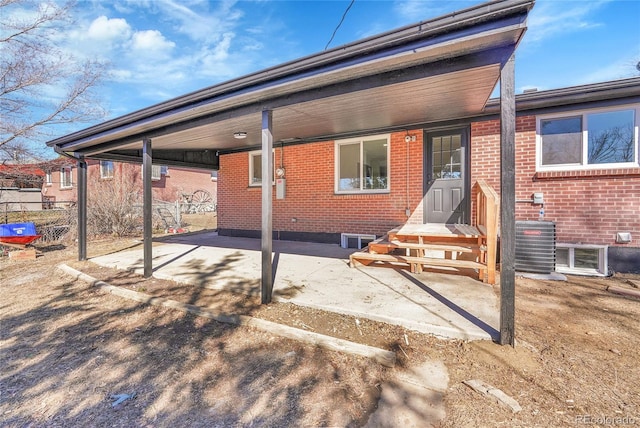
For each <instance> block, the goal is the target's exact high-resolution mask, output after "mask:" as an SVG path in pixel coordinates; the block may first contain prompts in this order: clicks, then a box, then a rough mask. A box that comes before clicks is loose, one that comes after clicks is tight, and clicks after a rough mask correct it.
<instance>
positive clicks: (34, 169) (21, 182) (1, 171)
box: [0, 163, 45, 189]
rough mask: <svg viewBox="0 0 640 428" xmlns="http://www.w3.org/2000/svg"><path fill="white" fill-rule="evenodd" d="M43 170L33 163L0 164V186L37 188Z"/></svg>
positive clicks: (42, 175)
mask: <svg viewBox="0 0 640 428" xmlns="http://www.w3.org/2000/svg"><path fill="white" fill-rule="evenodd" d="M44 175H45V173H44V171H43V170H42V169H41V168H39V166H38V165H33V164H8V163H3V164H0V187H2V188H8V187H11V188H21V189H29V188H35V189H39V188H40V187H41V186H42V177H44Z"/></svg>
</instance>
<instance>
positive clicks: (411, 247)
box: [350, 181, 498, 284]
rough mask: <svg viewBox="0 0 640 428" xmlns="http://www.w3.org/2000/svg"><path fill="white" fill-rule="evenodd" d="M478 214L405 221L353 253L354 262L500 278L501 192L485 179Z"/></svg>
mask: <svg viewBox="0 0 640 428" xmlns="http://www.w3.org/2000/svg"><path fill="white" fill-rule="evenodd" d="M474 195H475V198H474V203H475V204H476V207H477V208H476V213H477V214H476V217H477V220H476V221H475V224H474V225H467V224H405V225H403V226H401V227H398V228H395V229H392V230H390V231H389V232H388V233H387V234H386V235H385V236H383V237H382V238H379V239H376V240H375V241H373V242H370V243H369V245H368V247H367V251H359V252H355V253H353V254H351V256H350V262H351V266H357V265H358V264H360V265H365V266H381V267H391V268H395V269H409V270H411V272H414V273H421V272H423V271H424V270H439V271H442V270H444V271H446V272H449V273H459V274H464V275H469V274H471V275H474V276H476V277H477V278H478V279H479V280H481V281H483V282H487V283H489V284H495V282H496V249H497V230H498V228H497V223H498V219H497V213H498V210H497V204H498V200H497V194H496V193H495V191H494V190H493V189H492V188H491V187H489V186H488V185H487V184H486V183H484V182H483V181H479V182H478V183H476V185H474Z"/></svg>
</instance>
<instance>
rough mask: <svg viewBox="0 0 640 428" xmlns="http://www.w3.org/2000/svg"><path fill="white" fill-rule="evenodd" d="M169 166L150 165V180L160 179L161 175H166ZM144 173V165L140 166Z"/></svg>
mask: <svg viewBox="0 0 640 428" xmlns="http://www.w3.org/2000/svg"><path fill="white" fill-rule="evenodd" d="M168 172H169V168H168V167H167V166H165V165H151V181H159V180H162V176H163V175H168ZM142 174H143V175H144V167H143V168H142Z"/></svg>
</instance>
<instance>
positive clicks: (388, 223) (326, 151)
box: [218, 131, 422, 235]
mask: <svg viewBox="0 0 640 428" xmlns="http://www.w3.org/2000/svg"><path fill="white" fill-rule="evenodd" d="M412 134H413V135H416V137H417V139H416V141H415V142H411V143H409V144H407V143H405V141H404V137H405V133H396V134H392V136H391V139H390V144H391V146H390V152H391V159H390V170H389V173H390V177H389V180H390V181H389V182H390V186H391V191H390V192H389V193H384V194H360V195H337V194H335V191H334V186H335V178H334V177H335V171H334V165H335V143H334V142H333V141H330V142H318V143H311V144H304V145H296V146H287V147H284V149H283V150H284V152H283V155H284V166H285V169H286V180H287V185H286V197H285V199H276V198H275V186H274V188H273V198H274V199H273V230H274V231H291V232H315V233H363V234H365V233H366V234H377V235H381V234H384V233H386V232H387V231H388V230H389V229H391V228H393V227H395V226H398V225H400V224H403V223H405V222H406V221H407V216H406V215H405V209H406V208H407V206H408V207H409V208H410V209H411V212H412V215H411V221H422V212H421V211H420V210H421V209H422V208H421V200H422V133H421V131H414V132H412ZM407 147H409V158H408V160H409V164H408V166H409V172H410V177H409V180H408V184H409V189H408V191H409V201H408V205H407V151H406V150H407ZM281 150H282V149H281V148H276V149H275V163H276V166H279V164H280V155H281V152H280V151H281ZM248 184H249V155H248V154H247V153H234V154H228V155H223V156H221V157H220V171H219V189H218V192H219V193H218V197H219V201H220V204H219V206H218V226H219V227H220V228H223V229H246V230H259V229H260V227H261V189H260V187H249V186H248ZM294 218H295V219H296V221H295V222H294V221H292V219H294Z"/></svg>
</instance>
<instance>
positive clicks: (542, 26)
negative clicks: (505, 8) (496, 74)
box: [525, 0, 609, 43]
mask: <svg viewBox="0 0 640 428" xmlns="http://www.w3.org/2000/svg"><path fill="white" fill-rule="evenodd" d="M608 2H609V0H594V1H585V2H570V1H559V2H555V1H546V2H545V1H540V2H538V3H536V6H535V7H534V8H533V10H532V11H531V13H530V14H529V18H528V21H527V27H528V29H527V34H526V36H525V40H526V41H527V42H529V43H536V42H540V41H542V40H544V39H548V38H551V37H554V36H557V35H559V34H566V33H572V32H575V31H584V30H588V29H592V28H596V27H599V26H601V25H602V24H601V23H600V22H599V21H598V20H597V15H596V16H594V17H592V15H595V12H596V11H597V10H598V9H599V8H601V7H602V6H603V5H604V4H606V3H608Z"/></svg>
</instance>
